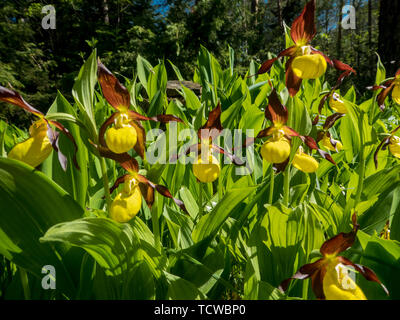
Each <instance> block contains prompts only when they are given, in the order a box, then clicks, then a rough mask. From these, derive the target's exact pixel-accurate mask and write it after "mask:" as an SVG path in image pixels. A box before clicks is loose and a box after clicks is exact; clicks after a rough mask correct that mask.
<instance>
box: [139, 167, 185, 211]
mask: <svg viewBox="0 0 400 320" xmlns="http://www.w3.org/2000/svg"><path fill="white" fill-rule="evenodd" d="M137 177H138V180H139V181H140V182H141V183H144V184H147V185H148V186H150V187H151V188H153V189H155V190H156V191H157V192H158V193H159V194H161V195H162V196H164V197H166V198H169V199H172V200H173V201H174V202H175V203H176V205H177V206H179V207H180V208H181V209H182V210H183V211H184V212H185V213H186V214H188V212H187V210H186V207H185V204H184V203H183V201H181V200H178V199H175V198H174V197H173V196H172V195H171V192H170V191H169V190H168V189H167V188H166V187H164V186H162V185H159V184H155V183H153V182H151V181H150V180H149V179H147V178H146V177H144V176H142V175H140V174H138V175H137Z"/></svg>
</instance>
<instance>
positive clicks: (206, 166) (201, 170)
mask: <svg viewBox="0 0 400 320" xmlns="http://www.w3.org/2000/svg"><path fill="white" fill-rule="evenodd" d="M203 157H204V155H203ZM203 160H205V161H203ZM193 173H194V175H195V177H196V178H197V179H199V181H200V182H203V183H208V182H213V181H215V180H216V179H217V178H218V177H219V175H220V173H221V168H220V166H219V162H218V160H217V159H216V158H215V157H214V156H213V155H212V154H208V156H206V157H205V159H202V156H201V155H199V156H198V158H197V161H196V162H195V163H194V164H193Z"/></svg>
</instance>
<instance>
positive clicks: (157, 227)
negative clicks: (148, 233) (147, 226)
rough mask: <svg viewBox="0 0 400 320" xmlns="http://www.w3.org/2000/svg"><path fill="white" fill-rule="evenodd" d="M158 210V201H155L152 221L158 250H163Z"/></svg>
mask: <svg viewBox="0 0 400 320" xmlns="http://www.w3.org/2000/svg"><path fill="white" fill-rule="evenodd" d="M156 200H157V199H156ZM157 211H158V210H157V203H156V201H154V205H153V206H152V208H151V223H152V225H153V234H154V245H155V248H156V250H157V251H158V252H161V237H160V223H159V220H158V213H157Z"/></svg>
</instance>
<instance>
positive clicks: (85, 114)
mask: <svg viewBox="0 0 400 320" xmlns="http://www.w3.org/2000/svg"><path fill="white" fill-rule="evenodd" d="M96 59H97V51H96V49H95V50H94V51H93V53H92V54H91V55H90V57H89V58H88V59H87V60H86V62H85V64H84V65H83V66H82V68H81V70H80V72H79V75H78V77H77V79H76V80H75V84H74V87H73V89H72V95H73V96H74V98H75V101H76V102H77V104H78V107H79V109H80V111H81V117H82V118H83V122H84V123H85V124H86V125H87V126H88V129H89V132H91V133H92V134H95V133H94V131H96V122H95V117H94V108H93V103H94V87H95V85H96V83H97V60H96Z"/></svg>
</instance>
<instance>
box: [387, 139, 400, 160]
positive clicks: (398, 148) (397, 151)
mask: <svg viewBox="0 0 400 320" xmlns="http://www.w3.org/2000/svg"><path fill="white" fill-rule="evenodd" d="M389 150H390V152H391V153H392V154H393V155H394V156H395V157H396V158H400V138H399V137H397V136H392V137H391V138H390V144H389Z"/></svg>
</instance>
